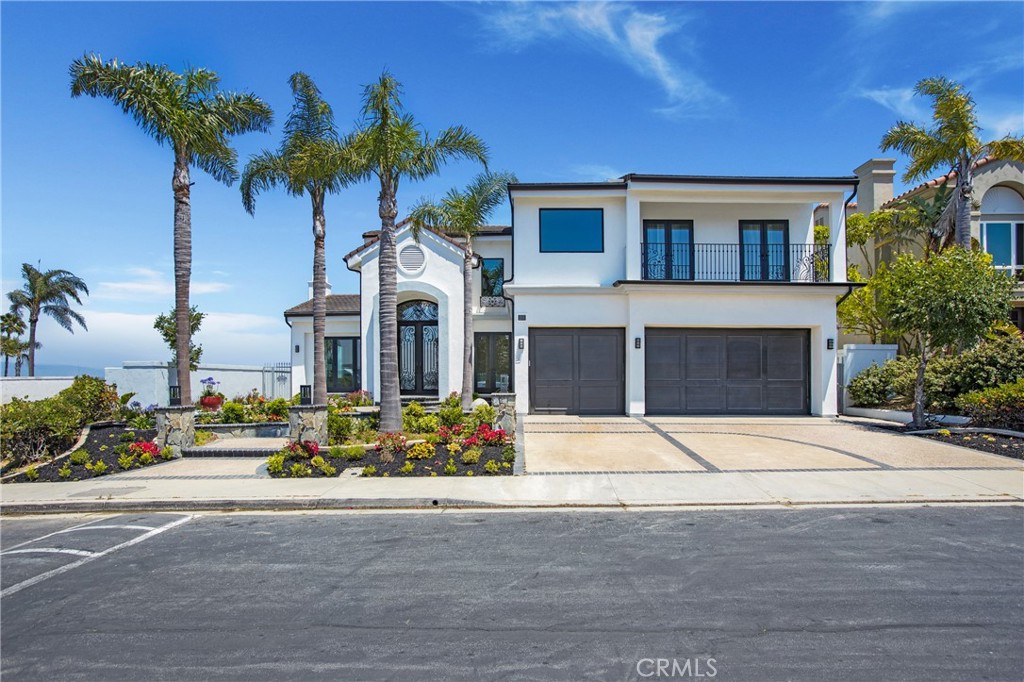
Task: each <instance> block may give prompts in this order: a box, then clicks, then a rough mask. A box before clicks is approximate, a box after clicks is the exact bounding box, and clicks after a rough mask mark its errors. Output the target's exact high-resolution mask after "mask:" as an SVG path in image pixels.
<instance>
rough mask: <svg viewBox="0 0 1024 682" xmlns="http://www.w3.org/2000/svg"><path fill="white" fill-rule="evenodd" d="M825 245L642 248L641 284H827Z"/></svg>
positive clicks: (657, 245)
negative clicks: (680, 282) (643, 281)
mask: <svg viewBox="0 0 1024 682" xmlns="http://www.w3.org/2000/svg"><path fill="white" fill-rule="evenodd" d="M830 248H831V247H830V245H829V244H664V243H654V242H644V243H643V244H642V245H641V257H642V268H643V279H646V280H662V281H697V282H828V281H829V274H830V271H831V270H830V262H829V250H830Z"/></svg>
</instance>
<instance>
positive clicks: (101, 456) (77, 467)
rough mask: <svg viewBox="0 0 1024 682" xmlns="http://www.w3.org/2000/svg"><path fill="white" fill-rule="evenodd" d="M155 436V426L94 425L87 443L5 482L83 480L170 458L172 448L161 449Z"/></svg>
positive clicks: (151, 464)
mask: <svg viewBox="0 0 1024 682" xmlns="http://www.w3.org/2000/svg"><path fill="white" fill-rule="evenodd" d="M155 437H156V429H132V428H130V427H128V426H126V425H124V424H107V425H103V426H93V427H91V428H90V429H89V435H88V436H87V437H86V439H85V443H83V444H82V445H81V447H79V448H78V449H77V450H75V451H74V452H73V453H71V455H69V456H68V457H62V458H60V459H57V460H55V461H52V462H47V463H45V464H38V465H36V466H35V467H31V468H29V469H27V470H26V471H23V472H22V473H20V474H18V475H17V476H12V477H11V478H9V479H5V480H4V483H32V482H36V481H46V482H64V481H82V480H85V479H88V478H95V477H97V476H109V475H111V474H114V473H118V472H121V471H127V470H129V469H137V468H140V467H145V466H153V465H154V464H158V463H160V462H163V461H166V460H168V459H170V458H171V452H170V450H168V449H165V450H164V452H163V453H161V452H160V451H159V449H158V448H157V447H156V445H155V444H154V443H153V439H154V438H155ZM100 463H101V464H100Z"/></svg>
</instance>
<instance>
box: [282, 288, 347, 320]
mask: <svg viewBox="0 0 1024 682" xmlns="http://www.w3.org/2000/svg"><path fill="white" fill-rule="evenodd" d="M327 314H328V315H329V316H330V315H358V314H359V294H328V295H327ZM312 315H313V300H312V299H310V300H308V301H306V302H305V303H300V304H299V305H297V306H294V307H291V308H289V309H288V310H286V311H284V316H285V317H312Z"/></svg>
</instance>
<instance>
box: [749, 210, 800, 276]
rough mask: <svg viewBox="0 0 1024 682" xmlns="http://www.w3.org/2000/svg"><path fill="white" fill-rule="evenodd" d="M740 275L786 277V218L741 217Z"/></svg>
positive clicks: (787, 272)
mask: <svg viewBox="0 0 1024 682" xmlns="http://www.w3.org/2000/svg"><path fill="white" fill-rule="evenodd" d="M740 279H742V280H747V281H773V282H785V281H788V280H789V221H788V220H741V221H740Z"/></svg>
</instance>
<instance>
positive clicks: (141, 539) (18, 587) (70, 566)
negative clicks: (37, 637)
mask: <svg viewBox="0 0 1024 682" xmlns="http://www.w3.org/2000/svg"><path fill="white" fill-rule="evenodd" d="M193 518H195V517H194V516H192V515H191V514H190V515H188V516H185V517H184V518H180V519H177V520H176V521H171V522H170V523H167V524H164V525H162V526H160V527H158V528H154V529H153V530H151V531H149V532H148V533H144V534H142V535H140V536H138V537H136V538H132V539H131V540H127V541H125V542H122V543H121V544H119V545H114V546H113V547H109V548H107V549H105V550H103V551H102V552H96V553H95V554H93V555H91V556H87V557H84V558H82V559H79V560H78V561H72V562H71V563H70V564H65V565H64V566H61V567H60V568H55V569H53V570H52V571H47V572H46V573H40V574H39V575H37V576H35V577H34V578H29V579H28V580H23V581H21V582H20V583H17V584H15V585H11V586H10V587H8V588H7V589H6V590H3V591H0V599H2V598H3V597H9V596H10V595H12V594H14V593H16V592H21V591H22V590H23V589H25V588H26V587H32V586H33V585H35V584H37V583H41V582H43V581H44V580H47V579H49V578H52V577H54V576H57V575H60V574H61V573H67V572H68V571H70V570H71V569H73V568H78V567H79V566H82V565H83V564H87V563H89V562H90V561H95V560H96V559H99V558H100V557H103V556H106V555H108V554H110V553H112V552H116V551H118V550H120V549H124V548H125V547H131V546H132V545H137V544H138V543H140V542H144V541H146V540H148V539H150V538H151V537H154V536H156V535H159V534H160V533H163V532H164V531H167V530H170V529H172V528H176V527H177V526H180V525H181V524H183V523H187V522H188V521H191V520H192V519H193ZM38 539H41V538H38ZM7 553H9V551H8V552H5V554H7Z"/></svg>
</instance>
